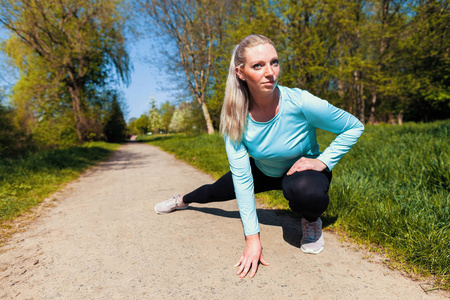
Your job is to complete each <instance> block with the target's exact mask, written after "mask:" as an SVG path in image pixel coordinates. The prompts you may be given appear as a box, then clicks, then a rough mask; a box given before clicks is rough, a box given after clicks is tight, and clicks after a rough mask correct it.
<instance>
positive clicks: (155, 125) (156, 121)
mask: <svg viewBox="0 0 450 300" xmlns="http://www.w3.org/2000/svg"><path fill="white" fill-rule="evenodd" d="M162 128H163V119H162V116H161V114H160V112H159V111H158V109H157V108H156V104H155V99H153V98H151V100H150V110H149V112H148V130H149V131H151V132H154V133H158V132H159V131H160V129H162Z"/></svg>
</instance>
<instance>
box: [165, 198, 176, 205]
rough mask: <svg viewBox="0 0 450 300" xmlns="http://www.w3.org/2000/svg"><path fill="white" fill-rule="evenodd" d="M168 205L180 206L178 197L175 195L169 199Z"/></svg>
mask: <svg viewBox="0 0 450 300" xmlns="http://www.w3.org/2000/svg"><path fill="white" fill-rule="evenodd" d="M167 206H178V197H177V196H173V197H172V199H170V200H169V201H167Z"/></svg>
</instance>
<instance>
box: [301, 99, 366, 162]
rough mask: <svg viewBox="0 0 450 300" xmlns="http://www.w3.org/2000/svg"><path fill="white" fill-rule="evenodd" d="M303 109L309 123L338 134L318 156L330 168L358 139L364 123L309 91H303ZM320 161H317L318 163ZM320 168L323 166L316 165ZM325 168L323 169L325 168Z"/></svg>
mask: <svg viewBox="0 0 450 300" xmlns="http://www.w3.org/2000/svg"><path fill="white" fill-rule="evenodd" d="M302 98H303V107H302V111H303V113H304V115H305V117H306V119H307V121H308V123H309V124H311V125H312V126H314V127H316V128H320V129H324V130H327V131H331V132H333V133H335V134H337V136H336V138H335V139H334V140H333V141H332V142H331V144H330V145H329V146H328V147H327V148H326V149H325V150H324V151H323V153H322V154H320V155H319V156H318V157H317V160H319V161H320V162H322V163H323V164H325V165H326V167H328V169H329V170H331V169H333V167H334V166H335V165H336V164H337V163H338V161H339V160H340V159H341V158H342V156H344V154H345V153H347V152H348V151H349V150H350V148H351V147H352V146H353V145H354V144H355V143H356V142H357V141H358V139H359V137H360V136H361V134H362V133H363V131H364V125H363V124H362V123H361V122H360V121H359V120H358V119H357V118H356V117H355V116H353V115H352V114H350V113H348V112H346V111H344V110H342V109H340V108H337V107H335V106H333V105H331V104H330V103H328V101H325V100H322V99H320V98H318V97H316V96H314V95H312V94H311V93H309V92H306V91H303V93H302ZM317 164H318V165H319V166H320V164H319V163H316V165H317ZM316 167H317V168H318V169H320V168H321V167H318V166H316ZM324 169H325V168H323V169H322V170H324Z"/></svg>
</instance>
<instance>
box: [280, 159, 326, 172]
mask: <svg viewBox="0 0 450 300" xmlns="http://www.w3.org/2000/svg"><path fill="white" fill-rule="evenodd" d="M326 167H327V165H326V164H324V163H323V162H321V161H320V160H318V159H317V158H306V157H302V158H300V159H299V160H297V161H296V162H295V163H294V164H293V165H292V167H291V168H290V169H289V171H288V172H287V175H292V174H294V173H295V172H301V171H306V170H313V171H318V172H322V171H323V170H325V169H326Z"/></svg>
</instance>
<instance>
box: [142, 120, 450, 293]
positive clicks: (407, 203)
mask: <svg viewBox="0 0 450 300" xmlns="http://www.w3.org/2000/svg"><path fill="white" fill-rule="evenodd" d="M449 132H450V120H447V121H440V122H434V123H429V124H414V123H408V124H405V125H403V126H390V125H379V126H366V130H365V132H364V134H363V136H362V137H361V138H360V140H359V141H358V143H357V144H356V145H355V146H354V147H353V148H352V149H351V150H350V152H349V153H348V154H347V155H345V156H344V158H343V159H342V160H341V161H340V162H339V164H338V165H337V166H336V167H335V168H334V169H333V182H332V185H331V190H330V198H331V203H330V206H329V208H328V209H327V211H326V213H325V215H324V223H326V224H328V226H330V227H331V228H335V229H336V230H338V231H339V230H340V231H343V232H345V233H346V235H347V236H349V237H350V238H352V239H354V240H356V241H358V242H360V243H362V244H365V245H369V246H370V247H371V248H372V249H373V250H376V249H382V250H383V251H384V253H385V254H386V255H387V256H388V257H389V258H390V259H391V266H393V267H400V268H402V269H404V270H407V271H408V272H410V273H411V274H416V273H418V274H421V275H433V276H436V282H437V285H438V286H440V287H443V288H447V289H448V288H449V287H450V193H449V190H450V171H449V166H450V138H449ZM333 138H334V135H333V134H331V133H328V132H324V131H319V132H318V139H319V143H320V145H321V147H322V150H323V149H324V148H325V146H326V145H328V144H329V143H330V141H331V140H332V139H333ZM146 142H149V143H151V144H153V145H157V146H159V147H161V148H162V149H164V150H166V151H168V152H171V153H174V154H175V155H176V156H177V157H178V158H180V159H183V160H185V161H187V162H189V163H191V164H192V165H194V166H196V167H198V168H199V169H201V170H203V171H205V172H207V173H210V174H212V175H213V176H214V177H216V178H218V177H219V176H221V175H222V174H224V173H225V172H227V171H228V170H229V169H228V163H227V158H226V154H225V150H224V145H223V140H222V137H221V136H220V135H218V134H215V135H211V136H209V135H200V136H181V135H176V136H170V135H169V136H156V137H147V138H146ZM258 198H260V199H262V200H263V202H264V203H265V204H267V205H268V206H270V207H274V208H279V209H288V206H287V202H286V200H285V199H284V197H283V196H282V193H281V192H278V191H272V192H268V193H264V194H260V195H258Z"/></svg>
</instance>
